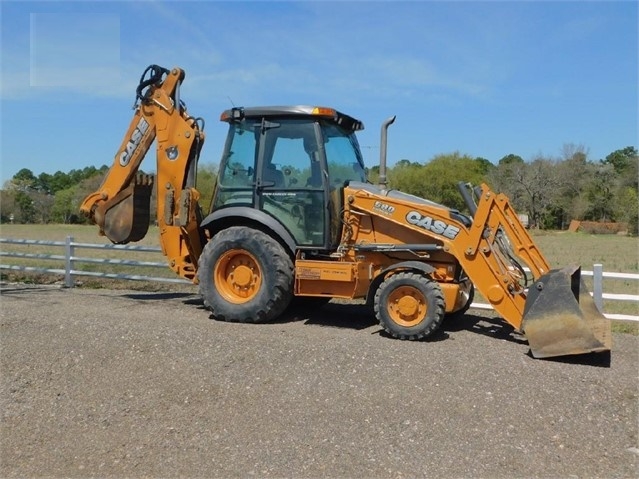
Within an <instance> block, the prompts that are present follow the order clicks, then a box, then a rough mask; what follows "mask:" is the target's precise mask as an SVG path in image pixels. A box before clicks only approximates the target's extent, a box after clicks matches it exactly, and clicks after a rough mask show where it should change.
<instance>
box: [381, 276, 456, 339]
mask: <svg viewBox="0 0 639 479" xmlns="http://www.w3.org/2000/svg"><path fill="white" fill-rule="evenodd" d="M444 310H445V303H444V295H443V294H442V290H441V288H440V287H439V284H438V283H437V282H436V281H433V280H431V279H429V278H427V277H425V276H423V275H421V274H417V273H412V272H403V273H397V274H394V275H392V276H390V277H388V278H386V279H385V280H384V282H382V284H381V285H380V286H379V288H378V289H377V292H376V293H375V316H376V317H377V320H378V321H379V323H380V325H381V326H382V327H383V328H384V329H385V330H386V332H387V333H389V334H390V335H391V336H393V337H395V338H398V339H421V338H425V337H427V336H429V335H430V334H432V333H433V332H435V331H436V330H437V328H439V326H440V325H441V323H442V320H443V319H444Z"/></svg>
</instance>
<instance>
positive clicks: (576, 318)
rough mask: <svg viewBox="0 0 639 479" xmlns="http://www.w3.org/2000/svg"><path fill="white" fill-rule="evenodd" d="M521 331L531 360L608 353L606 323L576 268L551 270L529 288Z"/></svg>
mask: <svg viewBox="0 0 639 479" xmlns="http://www.w3.org/2000/svg"><path fill="white" fill-rule="evenodd" d="M522 330H523V332H524V334H525V335H526V339H528V344H529V345H530V350H531V352H532V355H533V356H534V357H535V358H548V357H554V356H568V355H574V354H586V353H592V352H604V351H610V348H611V345H612V334H611V329H610V321H609V320H608V319H606V318H605V317H604V315H603V314H601V312H600V311H599V309H598V308H597V306H596V305H595V302H594V301H593V299H592V297H591V296H590V294H589V293H588V290H587V288H586V285H585V284H584V282H583V280H582V279H581V268H580V267H579V266H568V267H566V268H563V269H558V270H551V271H550V272H548V273H547V274H545V275H543V276H542V277H541V278H539V279H538V280H537V281H536V282H535V284H534V285H533V286H532V287H531V288H530V290H529V292H528V297H527V298H526V305H525V307H524V315H523V320H522Z"/></svg>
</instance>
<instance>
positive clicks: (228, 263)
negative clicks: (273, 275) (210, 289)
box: [213, 249, 262, 304]
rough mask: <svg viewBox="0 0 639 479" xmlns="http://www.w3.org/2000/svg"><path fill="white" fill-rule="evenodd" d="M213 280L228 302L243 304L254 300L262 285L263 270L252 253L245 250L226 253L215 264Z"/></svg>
mask: <svg viewBox="0 0 639 479" xmlns="http://www.w3.org/2000/svg"><path fill="white" fill-rule="evenodd" d="M213 279H214V280H215V286H216V288H217V290H218V292H219V293H220V294H221V295H222V297H224V299H226V300H227V301H229V302H231V303H234V304H242V303H246V302H248V301H250V300H251V299H253V298H254V297H255V296H256V295H257V293H258V291H259V290H260V286H261V285H262V270H261V269H260V265H259V263H258V262H257V260H256V259H255V256H253V255H252V254H251V253H249V252H248V251H246V250H243V249H232V250H229V251H227V252H225V253H224V254H223V255H222V256H221V257H220V259H219V260H218V261H217V263H216V264H215V270H214V272H213Z"/></svg>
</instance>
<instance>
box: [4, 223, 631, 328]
mask: <svg viewBox="0 0 639 479" xmlns="http://www.w3.org/2000/svg"><path fill="white" fill-rule="evenodd" d="M67 236H72V237H73V238H74V240H75V241H77V242H85V243H100V244H109V241H108V240H107V239H106V238H105V237H101V236H99V235H98V230H97V227H95V226H79V225H6V224H5V225H0V237H2V238H26V239H41V240H48V241H64V240H65V238H66V237H67ZM532 236H533V239H534V240H535V242H536V243H537V245H538V246H539V248H540V249H541V251H542V253H543V254H544V256H546V258H547V259H548V261H549V263H550V264H551V266H552V267H553V268H558V267H562V266H567V265H570V264H579V265H581V266H582V269H583V270H592V269H593V264H595V263H601V264H602V265H603V269H604V271H610V272H612V271H614V272H623V273H639V239H638V238H633V237H629V236H620V235H590V234H585V233H570V232H543V231H542V232H532ZM136 244H140V245H147V246H159V232H158V229H157V228H155V227H151V228H149V232H148V233H147V235H146V237H145V238H144V239H143V240H142V241H140V242H138V243H136ZM0 248H1V249H2V250H3V251H21V252H29V253H40V254H47V253H48V254H63V249H62V248H52V247H47V246H38V245H29V246H18V245H9V244H2V245H1V246H0ZM76 255H77V256H83V257H96V258H119V259H133V260H138V261H156V262H162V261H164V260H165V259H164V257H163V256H162V255H161V254H159V253H144V252H133V251H127V252H124V251H108V250H89V249H78V250H77V251H76ZM2 263H9V264H21V265H28V266H35V265H36V264H34V260H27V259H24V260H22V259H17V258H2ZM37 265H38V266H42V267H49V268H63V267H64V265H63V264H62V263H61V262H59V261H58V262H55V261H44V260H38V261H37ZM77 269H84V270H86V271H89V270H96V269H99V270H100V271H104V272H109V273H128V274H138V275H145V276H159V277H166V278H175V277H176V276H175V274H174V273H173V272H172V271H171V270H170V269H169V267H168V266H167V267H166V268H142V267H130V266H129V267H127V266H115V265H106V264H105V265H95V264H81V263H78V264H77ZM2 274H3V276H4V277H8V278H9V279H13V280H20V279H22V280H28V281H39V282H52V281H60V280H61V279H62V278H61V277H57V278H55V277H51V275H33V274H31V275H29V274H25V273H20V272H6V271H4V272H3V273H2ZM78 279H79V281H81V282H82V284H83V285H84V286H90V287H108V288H131V289H144V290H162V291H167V290H171V291H176V290H184V289H185V288H186V289H187V290H190V291H194V289H193V286H190V285H185V286H182V285H174V284H164V283H146V282H138V281H117V280H104V279H98V278H90V277H79V278H78ZM584 281H585V282H586V285H587V287H588V288H589V289H590V290H592V278H591V277H586V276H585V277H584ZM604 292H606V293H618V294H639V280H618V279H609V278H606V279H605V280H604ZM478 300H479V301H483V300H482V299H481V297H479V298H478ZM604 310H605V311H606V313H617V314H630V315H635V316H639V303H637V302H629V301H610V300H605V301H604ZM615 323H616V324H617V326H618V329H620V330H626V329H627V330H629V331H631V332H635V334H636V333H637V330H638V329H639V323H637V322H632V323H631V324H628V323H629V322H615Z"/></svg>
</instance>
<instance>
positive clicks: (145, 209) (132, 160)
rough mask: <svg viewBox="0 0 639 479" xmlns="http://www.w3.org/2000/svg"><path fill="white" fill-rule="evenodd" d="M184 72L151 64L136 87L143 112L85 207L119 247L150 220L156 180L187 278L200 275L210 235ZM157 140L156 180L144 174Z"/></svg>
mask: <svg viewBox="0 0 639 479" xmlns="http://www.w3.org/2000/svg"><path fill="white" fill-rule="evenodd" d="M183 80H184V72H183V71H182V70H181V69H179V68H174V69H172V70H167V69H165V68H161V67H158V66H156V65H151V66H149V67H148V68H147V69H146V70H145V72H144V73H143V75H142V78H141V80H140V84H139V85H138V88H137V90H136V102H135V104H134V109H135V113H134V115H133V118H132V120H131V123H130V125H129V128H128V130H127V132H126V134H125V136H124V139H123V140H122V143H121V145H120V148H119V149H118V152H117V153H116V155H115V158H114V160H113V165H112V166H111V168H110V169H109V171H108V173H107V176H106V178H105V179H104V181H103V182H102V185H101V186H100V188H99V190H98V191H96V192H94V193H91V194H90V195H88V196H87V197H86V198H85V200H84V201H83V203H82V205H81V206H80V210H81V211H82V212H83V213H84V214H85V215H86V216H88V217H89V219H90V220H91V221H92V222H93V223H95V224H96V225H98V227H99V229H100V234H102V235H105V236H106V237H107V238H109V240H111V241H112V242H114V243H117V244H125V243H129V242H131V241H139V240H141V239H142V238H144V236H145V235H146V232H147V231H148V226H149V223H150V197H151V188H152V187H153V184H154V183H155V184H156V188H157V189H156V192H157V208H156V219H157V224H158V227H159V230H160V243H161V246H162V251H163V253H164V255H165V256H167V259H168V262H169V266H170V267H171V269H173V270H174V271H175V272H176V273H177V274H178V275H179V276H181V277H183V278H186V279H190V280H195V271H196V264H197V259H198V258H199V256H200V253H201V251H202V244H203V238H202V237H201V233H200V230H199V228H198V225H199V219H200V217H201V214H200V209H199V204H198V200H199V196H200V195H199V193H198V191H197V190H196V189H195V179H196V170H197V161H198V157H199V153H200V150H201V148H202V145H203V143H204V132H203V131H202V126H201V125H200V120H199V119H195V118H192V117H191V116H189V115H188V114H187V111H186V107H185V105H184V104H183V103H182V102H181V101H180V85H181V83H182V81H183ZM154 141H156V160H157V161H156V177H155V179H154V178H153V176H151V175H146V174H141V173H139V169H140V165H141V163H142V161H143V160H144V157H145V155H146V153H147V152H148V150H149V148H150V147H151V145H152V144H153V142H154Z"/></svg>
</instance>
